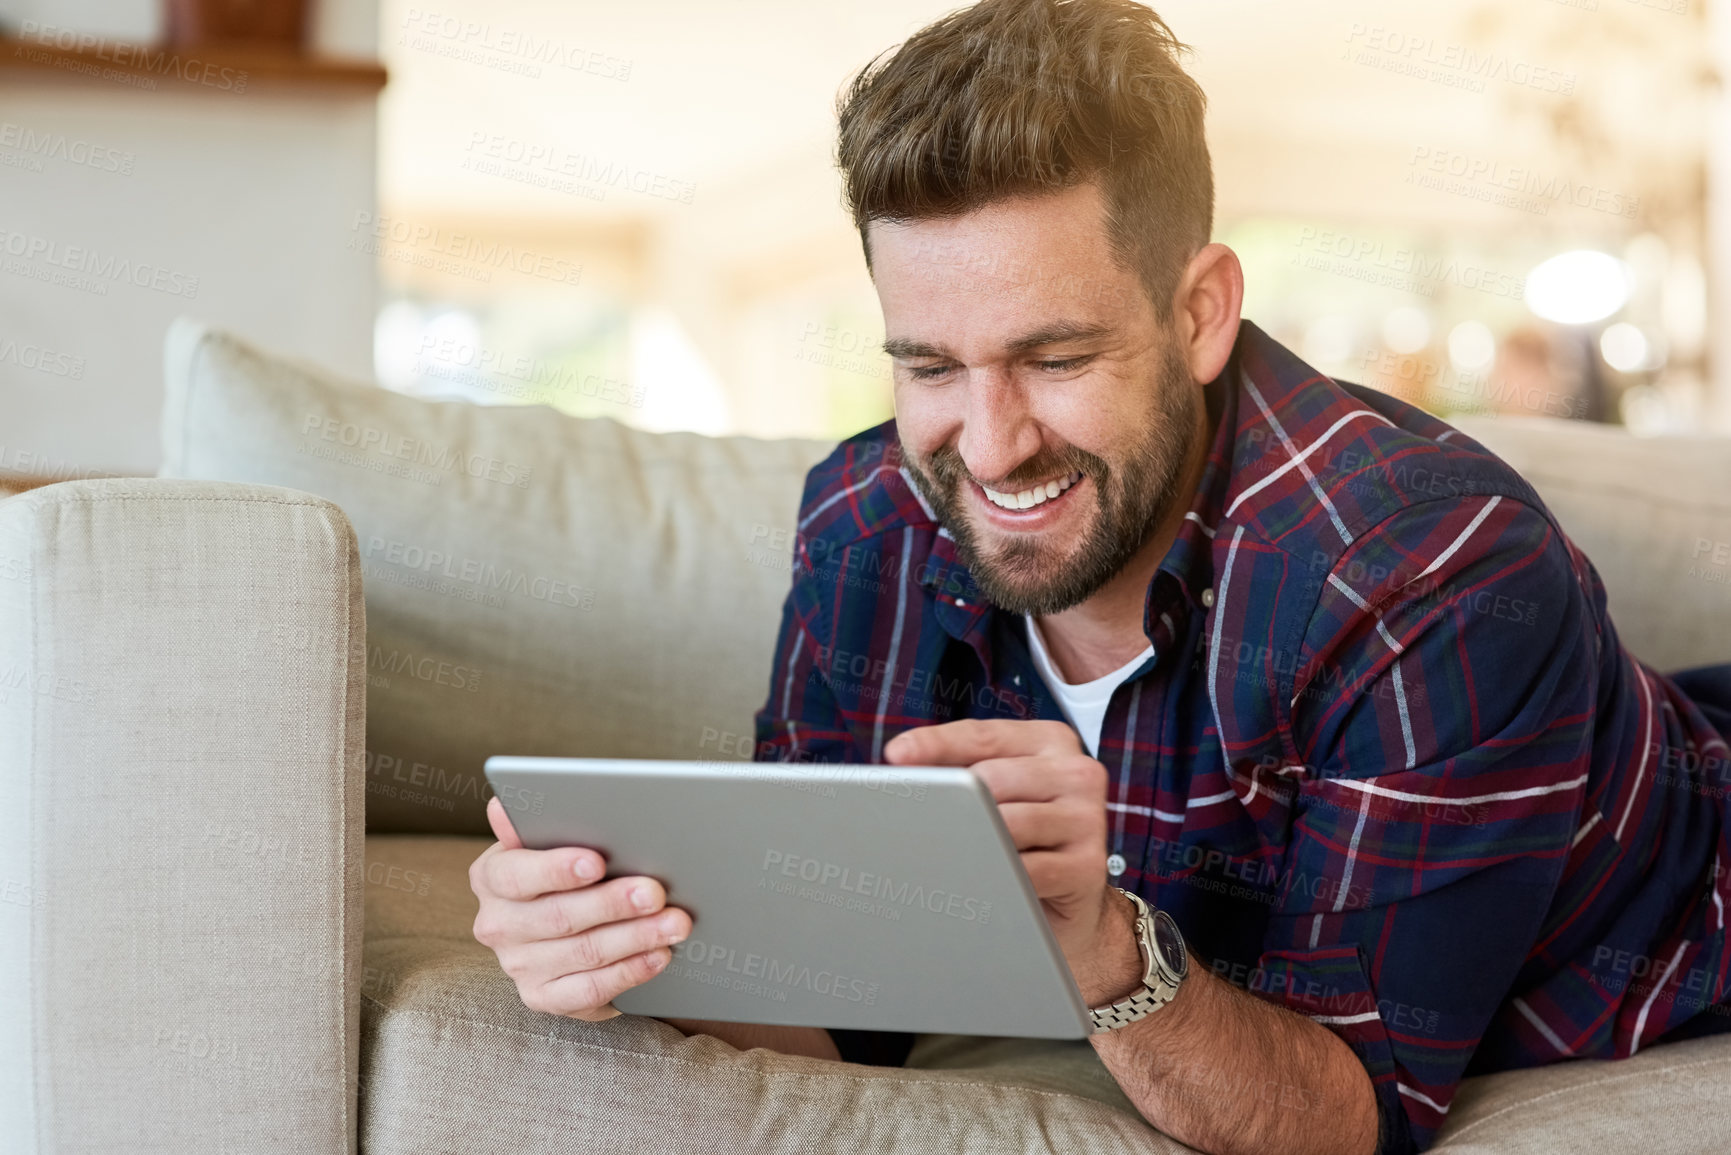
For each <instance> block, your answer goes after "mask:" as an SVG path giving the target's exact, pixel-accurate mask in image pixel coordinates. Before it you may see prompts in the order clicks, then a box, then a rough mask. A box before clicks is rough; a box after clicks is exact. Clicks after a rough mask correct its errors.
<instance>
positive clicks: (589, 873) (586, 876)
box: [576, 854, 601, 882]
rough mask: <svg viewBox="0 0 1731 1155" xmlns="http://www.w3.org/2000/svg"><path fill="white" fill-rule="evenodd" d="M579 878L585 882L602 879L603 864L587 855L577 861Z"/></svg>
mask: <svg viewBox="0 0 1731 1155" xmlns="http://www.w3.org/2000/svg"><path fill="white" fill-rule="evenodd" d="M576 870H577V877H578V878H580V879H582V880H583V881H584V882H593V881H595V879H597V878H600V877H601V864H600V863H598V862H596V861H595V860H594V859H593V858H590V857H589V856H588V855H587V854H585V855H584V856H583V857H581V858H579V859H578V860H577V866H576Z"/></svg>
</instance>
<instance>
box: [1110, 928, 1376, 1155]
mask: <svg viewBox="0 0 1731 1155" xmlns="http://www.w3.org/2000/svg"><path fill="white" fill-rule="evenodd" d="M1114 897H1115V899H1116V902H1115V903H1114V904H1113V907H1114V911H1113V914H1112V915H1111V916H1108V917H1107V918H1105V919H1103V920H1102V922H1101V931H1102V934H1101V942H1100V945H1099V947H1098V948H1097V953H1096V954H1095V955H1094V958H1096V959H1098V960H1099V961H1098V964H1097V967H1090V968H1089V969H1088V970H1087V971H1086V972H1085V974H1084V975H1083V976H1081V978H1080V979H1079V982H1078V985H1079V986H1080V987H1081V990H1082V997H1083V998H1084V1000H1086V1002H1087V1003H1088V1005H1089V1006H1091V1007H1099V1006H1105V1005H1106V1004H1108V1003H1114V1002H1117V1001H1119V1000H1121V999H1126V998H1129V997H1130V995H1131V994H1133V993H1134V992H1135V991H1136V990H1137V989H1139V987H1140V986H1141V980H1142V965H1143V964H1142V955H1141V951H1140V949H1139V948H1138V947H1137V945H1136V938H1135V919H1136V912H1135V909H1134V908H1133V907H1132V906H1131V904H1130V901H1129V900H1128V899H1126V898H1124V897H1123V896H1122V895H1116V894H1115V895H1114ZM1092 1040H1093V1043H1094V1050H1095V1051H1096V1052H1097V1053H1098V1054H1099V1056H1100V1061H1101V1062H1102V1063H1104V1064H1105V1065H1106V1069H1107V1070H1108V1071H1111V1072H1112V1077H1113V1078H1114V1079H1116V1080H1117V1081H1118V1086H1119V1087H1120V1088H1122V1090H1123V1091H1124V1094H1125V1095H1127V1096H1128V1097H1129V1099H1130V1101H1131V1102H1132V1103H1135V1104H1136V1108H1137V1110H1139V1111H1140V1112H1141V1113H1142V1116H1143V1118H1145V1119H1147V1120H1148V1121H1149V1122H1150V1123H1153V1124H1154V1125H1155V1126H1156V1127H1158V1128H1159V1129H1160V1130H1161V1131H1163V1132H1165V1133H1166V1134H1168V1135H1170V1136H1172V1137H1173V1138H1174V1139H1177V1140H1179V1141H1180V1142H1182V1143H1185V1144H1187V1145H1189V1146H1191V1147H1194V1148H1196V1149H1197V1150H1199V1151H1207V1152H1210V1153H1211V1155H1228V1153H1236V1152H1246V1153H1253V1155H1268V1153H1270V1152H1291V1153H1292V1155H1300V1153H1304V1155H1308V1153H1309V1152H1317V1153H1319V1155H1372V1153H1373V1152H1375V1151H1376V1149H1377V1127H1378V1120H1377V1107H1376V1093H1375V1092H1374V1091H1373V1090H1372V1088H1371V1084H1370V1077H1369V1075H1367V1074H1366V1073H1365V1069H1364V1065H1363V1064H1362V1063H1360V1062H1359V1060H1358V1056H1357V1055H1355V1054H1353V1053H1352V1049H1351V1048H1350V1047H1348V1046H1347V1045H1346V1044H1345V1043H1343V1042H1342V1041H1341V1040H1340V1039H1339V1038H1338V1037H1337V1036H1335V1035H1334V1034H1332V1033H1331V1032H1330V1031H1329V1030H1328V1029H1327V1028H1326V1027H1323V1026H1320V1025H1319V1024H1317V1023H1315V1022H1312V1021H1311V1020H1310V1019H1307V1018H1305V1017H1304V1016H1303V1015H1299V1014H1296V1013H1294V1012H1292V1011H1290V1010H1287V1009H1285V1008H1283V1007H1278V1006H1275V1005H1273V1004H1272V1003H1268V1002H1265V1001H1263V1000H1262V999H1259V998H1257V997H1255V996H1254V995H1250V994H1246V993H1245V992H1244V991H1241V990H1239V989H1238V988H1237V987H1235V986H1233V985H1232V984H1231V983H1228V982H1225V981H1224V980H1222V979H1220V978H1217V977H1216V976H1215V975H1213V974H1212V973H1210V972H1209V970H1208V968H1207V966H1206V964H1204V963H1203V962H1202V961H1201V960H1199V959H1197V958H1196V957H1195V956H1192V957H1191V959H1190V970H1189V973H1188V974H1187V975H1186V977H1185V979H1184V984H1183V985H1182V986H1181V987H1179V988H1178V995H1177V997H1175V998H1174V999H1173V1000H1172V1001H1171V1002H1170V1003H1168V1004H1167V1005H1166V1006H1164V1007H1162V1008H1161V1009H1160V1010H1158V1011H1156V1012H1155V1013H1154V1014H1152V1015H1149V1016H1147V1017H1146V1018H1143V1019H1140V1020H1138V1021H1136V1022H1134V1023H1131V1024H1130V1025H1129V1026H1127V1027H1121V1028H1119V1029H1118V1030H1116V1031H1110V1032H1107V1033H1106V1034H1101V1035H1094V1036H1093V1037H1092ZM1223 1060H1224V1062H1223Z"/></svg>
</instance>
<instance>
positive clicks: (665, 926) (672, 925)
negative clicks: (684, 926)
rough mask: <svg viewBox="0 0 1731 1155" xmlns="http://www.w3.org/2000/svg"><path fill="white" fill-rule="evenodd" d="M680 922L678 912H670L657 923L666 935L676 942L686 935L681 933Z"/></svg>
mask: <svg viewBox="0 0 1731 1155" xmlns="http://www.w3.org/2000/svg"><path fill="white" fill-rule="evenodd" d="M679 922H680V920H679V916H678V915H677V914H669V915H665V916H663V917H662V919H661V921H660V922H658V923H656V924H655V925H656V927H657V928H658V929H659V930H660V931H661V933H662V935H663V936H664V937H666V938H668V939H671V940H672V941H674V942H678V941H679V940H680V939H682V938H684V937H685V935H684V934H682V933H681V928H680V925H679Z"/></svg>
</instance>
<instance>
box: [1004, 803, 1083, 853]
mask: <svg viewBox="0 0 1731 1155" xmlns="http://www.w3.org/2000/svg"><path fill="white" fill-rule="evenodd" d="M998 814H999V815H1001V816H1002V817H1003V819H1004V828H1005V829H1006V830H1008V831H1009V832H1010V838H1011V839H1012V840H1013V841H1014V842H1015V844H1016V849H1017V850H1020V851H1023V852H1024V853H1025V852H1027V851H1031V850H1060V851H1073V852H1079V853H1087V854H1093V853H1094V852H1095V851H1098V852H1099V857H1100V869H1101V870H1102V871H1104V870H1105V869H1106V819H1105V815H1104V813H1103V812H1101V811H1099V810H1096V809H1094V808H1092V807H1088V806H1086V805H1083V804H1080V803H1076V802H1072V801H1068V800H1066V801H1063V802H1000V803H998Z"/></svg>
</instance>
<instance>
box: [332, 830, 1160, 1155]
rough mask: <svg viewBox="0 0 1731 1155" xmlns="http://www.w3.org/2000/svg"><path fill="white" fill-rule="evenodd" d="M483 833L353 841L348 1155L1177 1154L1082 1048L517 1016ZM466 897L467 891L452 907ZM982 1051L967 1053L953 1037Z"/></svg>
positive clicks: (520, 1009)
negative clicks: (867, 1051)
mask: <svg viewBox="0 0 1731 1155" xmlns="http://www.w3.org/2000/svg"><path fill="white" fill-rule="evenodd" d="M486 846H487V840H486V839H478V838H477V839H470V838H426V837H413V836H390V835H374V836H372V837H370V838H368V840H367V871H366V878H367V893H366V896H367V907H366V909H367V943H366V966H365V970H364V972H363V977H362V983H361V1000H362V1005H361V1018H362V1043H361V1086H360V1115H361V1132H360V1141H361V1148H362V1150H364V1151H367V1152H368V1153H369V1155H410V1153H413V1155H420V1153H423V1152H428V1151H479V1150H487V1151H559V1150H583V1151H593V1152H630V1153H632V1155H636V1153H639V1152H668V1153H673V1152H681V1153H690V1152H715V1153H717V1155H736V1153H737V1152H742V1151H749V1152H754V1153H755V1152H766V1153H767V1152H790V1153H791V1152H806V1151H813V1150H821V1151H828V1152H835V1153H837V1155H849V1153H852V1152H859V1153H860V1155H866V1153H871V1155H880V1153H884V1152H891V1153H895V1155H904V1153H905V1155H928V1153H929V1155H949V1153H951V1152H978V1153H980V1155H988V1153H989V1155H999V1153H1002V1152H1012V1151H1028V1152H1047V1151H1052V1152H1066V1153H1067V1152H1072V1151H1089V1152H1098V1153H1103V1155H1181V1153H1183V1152H1188V1151H1190V1148H1188V1147H1185V1146H1183V1145H1182V1144H1178V1143H1175V1142H1173V1141H1172V1140H1170V1139H1168V1138H1166V1137H1165V1136H1163V1135H1161V1134H1160V1133H1159V1132H1157V1131H1155V1130H1153V1129H1152V1128H1151V1127H1149V1126H1148V1125H1147V1124H1146V1123H1145V1122H1143V1121H1142V1119H1141V1118H1140V1117H1139V1116H1137V1115H1135V1114H1134V1113H1133V1112H1126V1111H1124V1110H1122V1109H1118V1108H1117V1107H1114V1106H1111V1105H1108V1103H1107V1102H1102V1101H1100V1100H1099V1099H1097V1098H1096V1097H1094V1096H1096V1095H1098V1096H1100V1097H1102V1098H1105V1099H1107V1100H1109V1101H1110V1100H1114V1099H1115V1100H1116V1102H1117V1103H1119V1104H1122V1103H1124V1099H1123V1097H1122V1095H1121V1094H1120V1093H1118V1092H1117V1088H1116V1086H1115V1085H1113V1084H1112V1083H1111V1080H1110V1077H1109V1076H1106V1075H1105V1069H1104V1068H1103V1067H1102V1066H1101V1064H1100V1061H1099V1059H1098V1058H1096V1057H1095V1055H1094V1052H1093V1048H1092V1047H1090V1046H1089V1045H1088V1044H1087V1043H1085V1042H1082V1043H1076V1042H1059V1043H1047V1042H1045V1041H1033V1040H1012V1041H1008V1043H1006V1041H1004V1040H961V1042H962V1043H963V1044H964V1046H963V1047H960V1048H958V1047H957V1046H955V1045H954V1043H955V1042H956V1040H954V1039H953V1037H948V1036H922V1037H921V1039H920V1045H918V1046H916V1057H917V1056H918V1055H919V1054H925V1055H927V1056H929V1059H930V1068H929V1069H902V1068H887V1067H862V1066H857V1065H854V1064H848V1063H837V1062H828V1061H824V1060H818V1059H806V1058H795V1057H791V1056H787V1055H781V1054H777V1053H775V1052H773V1051H768V1050H764V1049H762V1048H757V1049H754V1050H750V1051H739V1050H737V1049H735V1048H734V1047H732V1046H729V1045H728V1044H726V1043H722V1042H720V1041H719V1040H717V1039H712V1038H709V1037H707V1036H702V1035H696V1036H692V1037H690V1038H687V1037H686V1036H684V1035H682V1034H681V1033H680V1032H679V1031H678V1030H676V1029H675V1028H673V1027H670V1026H668V1025H667V1024H665V1023H662V1022H659V1021H658V1020H655V1019H650V1018H643V1017H640V1016H637V1015H621V1016H619V1017H618V1018H615V1019H610V1020H608V1021H607V1022H604V1023H584V1022H580V1021H578V1020H576V1019H567V1018H563V1017H560V1016H557V1015H544V1014H539V1013H536V1012H534V1011H530V1010H529V1009H527V1008H526V1007H524V1006H523V1003H522V1001H521V1000H520V999H519V998H518V997H517V991H516V988H515V987H514V986H513V985H512V983H511V981H510V979H509V978H507V977H506V976H505V974H504V973H503V972H502V971H500V969H499V965H498V962H497V960H496V959H495V958H494V956H493V952H492V951H490V950H488V949H487V948H486V947H484V946H482V945H481V944H479V943H477V942H475V940H474V939H473V937H472V936H471V935H470V929H471V927H472V925H473V922H474V918H475V910H476V903H475V900H474V897H473V894H472V893H471V892H470V891H469V883H468V868H469V864H470V863H471V862H473V861H474V859H475V856H476V855H478V854H479V853H480V852H481V851H482V850H483V849H485V848H486ZM465 895H466V896H468V897H467V898H466V899H465V898H463V897H462V896H465ZM969 1042H973V1043H979V1044H984V1046H983V1047H979V1048H977V1049H975V1050H974V1051H973V1052H972V1053H970V1052H969V1051H968V1049H967V1047H966V1046H965V1044H967V1043H969Z"/></svg>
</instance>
